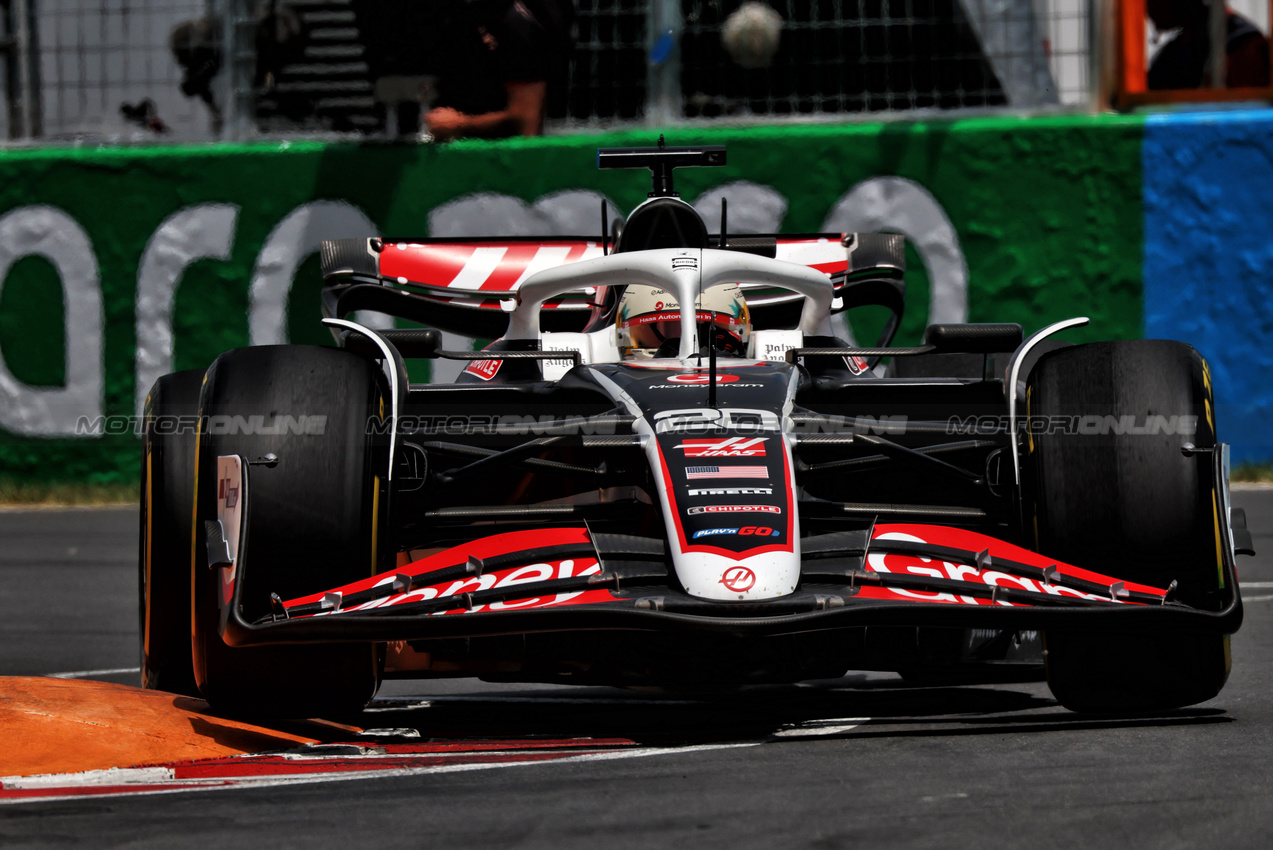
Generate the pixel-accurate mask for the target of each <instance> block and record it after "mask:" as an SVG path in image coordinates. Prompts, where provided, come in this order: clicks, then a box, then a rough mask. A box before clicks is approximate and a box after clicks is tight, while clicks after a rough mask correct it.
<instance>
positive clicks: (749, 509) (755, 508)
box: [686, 505, 782, 516]
mask: <svg viewBox="0 0 1273 850" xmlns="http://www.w3.org/2000/svg"><path fill="white" fill-rule="evenodd" d="M686 513H687V514H689V515H690V516H693V515H694V514H780V513H782V508H780V507H778V506H777V505H702V506H699V507H695V508H690V509H689V510H688V511H686Z"/></svg>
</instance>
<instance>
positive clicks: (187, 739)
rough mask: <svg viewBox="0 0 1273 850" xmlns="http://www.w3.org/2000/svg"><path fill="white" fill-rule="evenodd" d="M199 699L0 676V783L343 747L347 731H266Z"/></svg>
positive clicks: (324, 726) (293, 727)
mask: <svg viewBox="0 0 1273 850" xmlns="http://www.w3.org/2000/svg"><path fill="white" fill-rule="evenodd" d="M207 711H208V705H207V703H205V702H203V701H202V700H197V699H191V698H189V697H179V696H175V695H173V694H169V693H164V692H163V691H147V690H143V689H141V688H133V687H129V686H127V685H113V684H110V683H107V682H90V681H84V680H77V679H45V678H23V677H0V776H30V775H33V774H37V773H78V772H80V771H84V770H103V769H107V768H111V767H132V766H136V765H144V764H160V763H166V762H173V761H182V760H185V759H198V758H212V757H217V756H227V755H236V754H239V753H259V752H265V751H267V750H279V749H287V748H290V747H295V746H298V745H300V744H309V743H316V742H320V741H332V740H347V739H348V738H349V736H350V732H357V731H359V730H357V729H356V728H355V727H350V726H341V725H339V724H334V723H326V722H323V721H301V722H289V723H284V724H280V725H281V726H283V727H285V730H286V731H285V730H284V729H280V728H267V727H264V726H254V725H252V724H250V723H243V722H240V721H237V720H229V719H227V718H223V717H216V716H213V715H211V714H208V713H207Z"/></svg>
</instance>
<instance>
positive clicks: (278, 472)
mask: <svg viewBox="0 0 1273 850" xmlns="http://www.w3.org/2000/svg"><path fill="white" fill-rule="evenodd" d="M386 392H387V391H386V389H385V381H384V378H383V375H382V373H381V371H380V369H379V368H378V367H377V366H376V365H375V363H374V362H372V361H370V360H368V359H366V358H364V357H362V356H360V355H356V354H353V353H350V352H346V351H341V350H337V349H329V348H319V347H311V346H262V347H255V348H242V349H237V350H234V351H229V352H227V353H225V354H223V355H221V356H220V357H219V358H217V360H216V362H215V363H213V365H212V367H211V368H210V369H209V370H208V378H207V381H206V383H205V386H204V391H203V395H202V400H201V412H202V414H203V416H204V420H203V429H202V430H201V432H200V435H199V453H198V486H197V492H198V500H199V504H198V517H199V523H200V528H202V527H203V523H204V522H205V521H207V520H215V519H216V518H217V484H218V482H217V457H218V456H225V455H235V454H238V455H242V456H243V457H244V458H246V459H247V460H248V461H249V462H251V461H255V460H258V459H263V458H266V456H267V455H269V454H273V455H275V456H276V457H277V462H273V460H274V459H272V458H271V459H268V462H266V463H259V464H254V465H251V466H249V467H247V472H246V474H247V476H248V487H247V499H246V505H247V511H248V514H249V515H248V516H247V517H246V522H247V524H248V529H249V530H248V537H247V540H248V551H247V552H246V553H245V558H244V561H243V564H242V570H241V571H240V572H239V573H238V580H239V581H240V582H242V588H241V596H240V598H241V599H242V613H243V616H244V618H245V619H246V620H248V621H249V622H253V621H255V620H257V619H259V618H260V617H262V616H264V615H266V614H268V613H269V612H270V606H269V598H270V594H271V593H277V594H278V595H279V596H280V597H281V598H282V599H285V600H286V599H291V598H295V597H297V596H302V595H305V594H308V593H314V592H317V591H322V590H327V589H330V588H333V587H337V586H339V585H342V584H347V583H349V582H351V581H356V580H358V579H360V578H365V577H367V576H370V575H372V574H373V573H374V572H378V571H380V570H381V569H387V568H388V567H389V566H390V565H391V561H387V560H386V559H392V557H393V550H392V547H390V546H385V547H383V548H378V545H379V543H380V541H379V540H378V530H379V529H381V528H384V527H386V523H385V522H384V521H383V520H384V516H383V513H384V510H385V507H386V504H387V500H386V499H384V498H383V497H382V495H381V493H380V488H381V487H382V486H383V482H384V480H385V477H386V475H385V473H386V471H387V469H388V455H387V446H386V445H384V441H383V440H377V439H373V438H372V437H370V436H369V435H368V429H367V423H368V418H369V417H372V416H381V415H382V414H383V413H384V411H385V408H386V405H387V401H386V398H385V396H386ZM207 561H208V554H207V549H206V547H205V546H202V545H201V546H197V547H196V554H195V563H196V566H195V576H194V582H195V587H194V612H193V616H194V623H193V632H194V669H195V678H196V680H197V682H198V685H199V691H200V692H201V693H202V694H203V697H204V699H206V700H207V701H208V702H209V703H210V704H211V705H212V706H213V707H214V708H216V709H217V710H220V711H225V712H229V713H235V714H243V715H257V716H282V717H297V716H305V717H312V716H318V715H332V714H341V713H345V712H350V711H357V710H360V709H361V708H362V707H363V706H364V705H366V703H367V702H368V701H369V700H370V699H371V697H372V696H373V695H374V694H375V691H376V687H377V684H378V667H377V665H378V662H377V655H376V651H375V647H374V645H373V644H368V643H363V644H299V645H277V646H254V647H230V646H228V645H226V643H225V642H224V641H223V640H222V638H221V635H220V633H219V630H218V617H219V608H218V600H217V594H218V593H219V592H220V591H219V585H220V581H221V580H220V575H219V574H220V573H221V570H219V569H217V570H212V569H209V568H208V567H207Z"/></svg>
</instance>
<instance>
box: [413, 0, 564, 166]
mask: <svg viewBox="0 0 1273 850" xmlns="http://www.w3.org/2000/svg"><path fill="white" fill-rule="evenodd" d="M574 15H575V9H574V4H573V2H572V0H474V2H470V3H469V4H468V5H467V7H466V8H465V10H464V13H463V14H460V15H457V16H456V18H455V19H453V24H452V26H453V35H454V37H453V38H451V39H448V49H447V50H446V56H445V62H444V63H442V65H441V67H439V69H438V75H439V76H438V98H437V101H436V105H435V106H434V108H433V109H431V110H429V112H428V114H426V115H425V119H424V124H425V129H426V130H427V131H428V132H429V133H430V134H431V135H432V136H433V137H434V138H435V139H437V140H439V141H448V140H450V139H458V138H464V137H471V136H476V137H483V138H502V137H507V136H537V135H539V134H540V133H542V132H543V123H544V104H545V101H546V99H547V96H548V85H549V81H550V80H551V79H553V78H554V77H555V76H556V72H557V67H558V66H559V64H560V63H562V62H564V61H565V60H566V58H567V57H568V52H569V48H570V45H571V28H572V25H573V22H574Z"/></svg>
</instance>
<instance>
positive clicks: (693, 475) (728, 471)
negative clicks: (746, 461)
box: [685, 466, 769, 481]
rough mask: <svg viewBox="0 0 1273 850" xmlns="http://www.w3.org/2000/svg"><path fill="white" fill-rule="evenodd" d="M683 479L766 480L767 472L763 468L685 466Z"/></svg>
mask: <svg viewBox="0 0 1273 850" xmlns="http://www.w3.org/2000/svg"><path fill="white" fill-rule="evenodd" d="M685 477H686V478H687V479H689V480H690V481H701V480H703V479H705V478H768V477H769V470H768V469H767V468H766V467H763V466H687V467H686V468H685Z"/></svg>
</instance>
